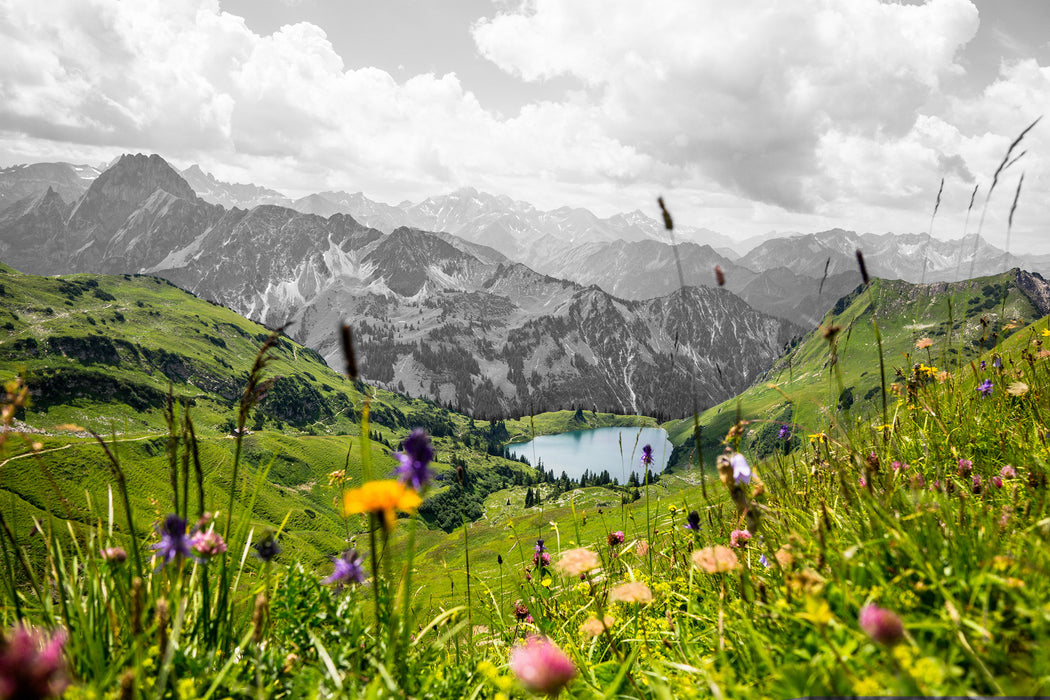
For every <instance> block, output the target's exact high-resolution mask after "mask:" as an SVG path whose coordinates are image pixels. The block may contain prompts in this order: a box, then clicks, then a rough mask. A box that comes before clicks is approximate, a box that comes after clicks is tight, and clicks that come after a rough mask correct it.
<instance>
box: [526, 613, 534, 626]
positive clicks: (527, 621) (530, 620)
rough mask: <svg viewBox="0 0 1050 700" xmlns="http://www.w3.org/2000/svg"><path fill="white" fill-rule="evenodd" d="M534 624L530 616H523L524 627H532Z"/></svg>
mask: <svg viewBox="0 0 1050 700" xmlns="http://www.w3.org/2000/svg"><path fill="white" fill-rule="evenodd" d="M535 622H536V621H535V620H533V619H532V615H526V616H525V624H526V625H532V624H535Z"/></svg>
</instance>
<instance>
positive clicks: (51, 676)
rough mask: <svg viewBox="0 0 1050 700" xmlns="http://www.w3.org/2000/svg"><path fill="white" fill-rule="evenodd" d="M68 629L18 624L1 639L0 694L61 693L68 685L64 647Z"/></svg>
mask: <svg viewBox="0 0 1050 700" xmlns="http://www.w3.org/2000/svg"><path fill="white" fill-rule="evenodd" d="M66 636H67V635H66V632H65V630H58V631H57V632H55V634H53V635H52V636H51V638H50V639H47V638H46V637H45V635H44V633H42V632H40V631H38V630H33V629H30V628H27V627H22V626H17V627H15V628H14V629H13V630H12V631H11V633H10V635H9V636H8V637H7V638H6V639H3V640H0V698H50V697H58V696H60V695H61V694H62V692H63V691H64V690H65V689H66V686H68V685H69V679H68V678H67V677H66V662H65V659H64V658H63V657H62V647H63V646H64V645H65V643H66Z"/></svg>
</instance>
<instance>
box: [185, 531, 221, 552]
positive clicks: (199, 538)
mask: <svg viewBox="0 0 1050 700" xmlns="http://www.w3.org/2000/svg"><path fill="white" fill-rule="evenodd" d="M190 549H192V550H193V552H194V554H196V555H197V556H198V557H200V558H201V559H211V558H212V557H214V556H217V555H219V554H222V553H223V552H225V551H226V543H225V542H223V540H222V535H220V534H219V533H217V532H215V531H214V530H209V531H207V532H198V533H197V534H195V535H194V536H193V537H192V538H191V539H190Z"/></svg>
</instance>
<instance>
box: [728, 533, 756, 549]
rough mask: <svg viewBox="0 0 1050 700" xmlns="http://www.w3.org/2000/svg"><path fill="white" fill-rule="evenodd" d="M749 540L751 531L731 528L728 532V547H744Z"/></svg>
mask: <svg viewBox="0 0 1050 700" xmlns="http://www.w3.org/2000/svg"><path fill="white" fill-rule="evenodd" d="M750 540H751V533H750V532H748V531H747V530H733V531H732V532H731V533H729V546H730V547H746V546H747V543H748V542H749V541H750Z"/></svg>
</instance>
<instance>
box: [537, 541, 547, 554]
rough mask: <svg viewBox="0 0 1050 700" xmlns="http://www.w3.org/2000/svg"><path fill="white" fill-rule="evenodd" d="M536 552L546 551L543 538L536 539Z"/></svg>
mask: <svg viewBox="0 0 1050 700" xmlns="http://www.w3.org/2000/svg"><path fill="white" fill-rule="evenodd" d="M534 551H535V552H536V554H540V553H542V552H546V551H547V548H546V547H545V546H544V545H543V540H536V548H535V550H534Z"/></svg>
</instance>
